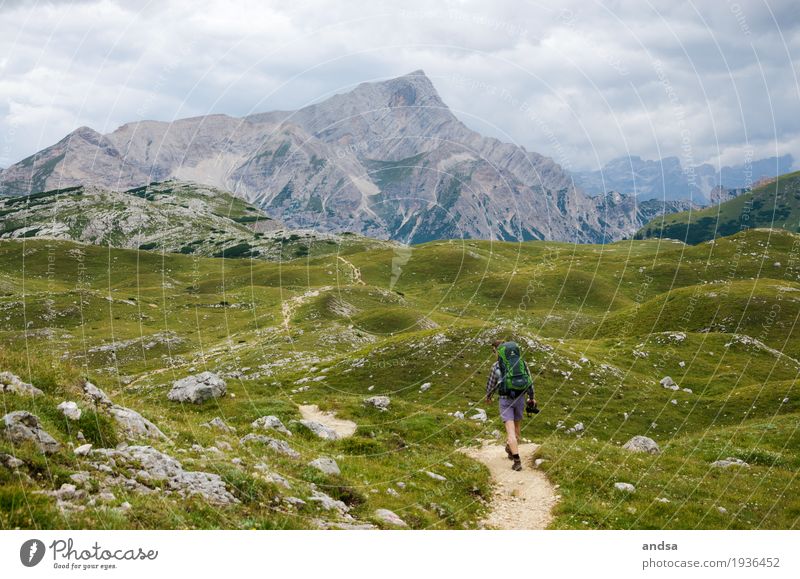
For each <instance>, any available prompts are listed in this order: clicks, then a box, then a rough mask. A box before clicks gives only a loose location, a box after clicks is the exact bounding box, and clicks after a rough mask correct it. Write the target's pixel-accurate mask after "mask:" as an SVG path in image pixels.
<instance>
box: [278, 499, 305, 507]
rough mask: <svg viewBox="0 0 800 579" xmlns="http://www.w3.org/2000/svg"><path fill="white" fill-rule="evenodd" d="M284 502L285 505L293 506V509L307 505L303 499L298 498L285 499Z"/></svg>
mask: <svg viewBox="0 0 800 579" xmlns="http://www.w3.org/2000/svg"><path fill="white" fill-rule="evenodd" d="M282 500H283V502H284V503H287V504H289V505H292V506H293V507H302V506H303V505H305V504H306V502H305V501H304V500H303V499H299V498H297V497H284V498H283V499H282Z"/></svg>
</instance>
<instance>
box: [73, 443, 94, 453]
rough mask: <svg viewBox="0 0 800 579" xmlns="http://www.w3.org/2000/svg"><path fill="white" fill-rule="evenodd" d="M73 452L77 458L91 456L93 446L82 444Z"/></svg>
mask: <svg viewBox="0 0 800 579" xmlns="http://www.w3.org/2000/svg"><path fill="white" fill-rule="evenodd" d="M72 452H74V453H75V456H89V453H91V452H92V445H91V444H82V445H81V446H79V447H77V448H76V449H75V450H73V451H72Z"/></svg>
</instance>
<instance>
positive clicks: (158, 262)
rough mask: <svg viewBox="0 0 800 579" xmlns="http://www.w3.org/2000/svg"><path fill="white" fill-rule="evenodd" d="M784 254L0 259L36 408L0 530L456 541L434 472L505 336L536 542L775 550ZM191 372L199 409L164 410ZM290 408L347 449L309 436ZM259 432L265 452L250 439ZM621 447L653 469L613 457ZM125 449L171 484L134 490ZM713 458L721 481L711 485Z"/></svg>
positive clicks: (485, 247) (785, 431)
mask: <svg viewBox="0 0 800 579" xmlns="http://www.w3.org/2000/svg"><path fill="white" fill-rule="evenodd" d="M798 239H800V238H798V237H797V236H795V235H794V234H791V233H788V232H779V231H772V232H765V231H760V230H752V231H747V232H744V233H741V234H737V235H735V236H733V237H728V238H722V239H719V240H717V242H716V243H714V244H702V245H697V246H693V247H692V246H687V245H685V244H683V243H680V242H675V241H667V240H643V241H621V242H617V243H614V244H609V245H604V246H602V245H583V246H581V245H572V244H566V243H555V242H527V243H521V244H517V243H498V242H489V241H450V242H432V243H427V244H423V245H419V246H412V247H405V246H388V247H378V248H372V249H370V250H366V251H358V250H357V249H354V248H350V250H348V253H347V254H346V255H343V254H337V253H336V252H333V253H330V254H326V255H318V256H313V255H312V256H305V257H302V258H299V259H295V260H292V261H283V262H281V263H274V262H269V261H265V260H259V259H215V258H207V257H201V256H198V255H180V254H170V253H163V254H162V253H160V252H137V251H132V250H127V249H109V248H107V247H99V246H93V245H82V244H77V243H73V242H69V241H58V240H49V239H33V238H28V239H13V240H3V241H0V319H2V321H3V323H2V326H0V328H1V329H0V372H2V371H6V372H11V373H13V374H15V375H17V376H19V377H20V379H21V380H22V381H24V382H27V383H30V384H32V385H33V386H34V387H36V388H38V389H40V390H41V391H42V393H41V394H40V395H37V396H33V397H31V396H27V395H23V394H20V393H18V392H13V391H6V392H5V393H4V394H3V403H4V412H5V413H10V412H12V411H16V410H27V411H29V412H31V413H32V414H34V415H36V416H37V417H38V419H39V420H40V422H41V427H42V428H43V429H44V430H46V431H47V432H48V433H49V434H50V435H52V437H53V438H54V439H55V440H56V441H57V442H58V443H59V444H60V445H61V446H60V448H59V450H58V451H56V452H54V453H52V454H49V455H46V456H45V455H43V454H42V453H41V452H40V451H38V450H37V449H36V447H35V446H33V445H31V444H27V443H26V444H21V445H17V446H13V445H12V444H11V443H10V442H9V441H8V440H7V439H6V438H5V437H2V436H0V459H2V460H0V504H2V509H0V528H6V529H7V528H15V527H22V528H65V527H69V528H215V527H222V528H364V527H369V526H379V527H386V528H391V527H392V526H393V524H392V523H388V522H387V519H386V518H385V517H384V516H383V515H381V513H382V512H383V511H381V509H388V510H390V511H392V512H393V513H396V514H397V515H398V517H400V518H401V519H402V521H403V522H404V523H405V524H406V525H407V526H408V527H410V528H475V527H477V526H480V524H481V523H480V521H481V520H482V518H483V517H484V515H485V513H486V510H487V508H488V503H489V501H490V500H491V496H492V488H491V483H490V480H489V477H488V472H487V471H486V469H485V468H484V467H483V466H481V465H480V464H479V463H477V462H475V461H474V460H472V459H470V458H469V457H468V456H466V455H465V454H463V453H462V452H459V449H462V448H464V447H472V446H476V445H477V444H478V441H479V440H481V439H487V438H488V439H494V438H495V437H497V436H499V432H498V429H499V427H500V423H499V421H498V418H497V409H496V405H495V404H492V405H491V406H489V407H484V408H485V409H486V410H487V412H488V415H489V420H488V421H486V422H483V421H482V420H480V416H479V413H477V412H476V410H477V409H478V408H480V404H481V399H482V397H483V388H484V384H485V377H486V374H487V372H488V369H489V366H490V364H491V362H492V360H491V352H490V350H489V348H488V347H487V344H488V342H490V340H492V339H494V338H496V337H501V336H502V337H506V336H513V337H515V338H516V339H517V340H518V341H520V342H521V343H522V344H523V345H524V347H525V348H526V350H527V356H528V358H529V360H530V364H531V366H532V368H534V370H535V373H536V388H537V398H538V400H539V403H540V406H541V408H542V412H541V413H540V414H538V415H537V416H536V417H535V418H532V419H529V420H526V421H525V423H524V428H523V437H525V438H527V439H530V440H532V441H535V442H537V443H539V444H541V448H540V449H539V450H538V453H537V458H539V459H542V461H543V462H540V463H539V466H538V468H540V469H541V470H542V471H543V472H545V473H546V474H547V476H548V477H549V478H550V480H551V481H552V482H553V483H555V484H558V485H560V486H559V488H558V493H559V498H558V503H557V505H556V507H555V509H554V512H553V514H554V519H553V522H552V524H551V527H553V528H578V529H583V528H783V529H792V528H795V529H796V528H798V525H800V499H798V497H800V486H798V485H800V482H799V481H798V479H797V475H796V473H797V471H798V468H800V434H799V433H798V425H800V406H799V405H798V400H800V398H798V395H797V386H796V377H797V375H798V372H800V361H799V360H800V334H798V332H797V330H796V323H795V322H796V321H797V316H798V315H800V305H799V304H800V297H798V296H800V265H798V263H797V261H796V260H793V259H792V252H793V251H794V249H793V248H795V247H796V244H797V242H798ZM776 264H780V265H776ZM776 312H777V313H778V314H779V315H777V314H776ZM204 371H210V372H214V373H215V374H216V375H217V376H219V377H220V378H222V379H223V380H225V381H226V383H227V395H225V396H224V397H220V398H211V399H209V400H206V401H205V402H203V403H202V404H191V403H180V402H174V401H172V400H170V399H168V397H167V394H168V392H170V390H171V389H172V387H173V383H174V382H175V381H176V380H180V379H183V378H185V377H187V376H196V375H198V374H200V373H202V372H204ZM666 377H670V378H671V380H672V381H674V383H675V388H674V389H673V388H672V387H671V382H670V381H666ZM86 379H88V380H89V381H90V382H91V383H92V384H94V385H96V386H97V387H99V388H101V389H102V390H103V391H104V392H105V393H106V394H107V396H108V397H109V398H110V399H111V401H113V404H114V405H115V406H108V405H106V404H105V403H103V402H102V401H101V402H91V401H90V400H91V396H90V395H89V394H87V391H86V387H85V380H86ZM6 380H8V378H6ZM664 384H666V385H667V386H670V387H665V386H664ZM374 396H386V397H388V403H387V404H388V406H386V408H385V409H384V410H381V408H380V407H378V406H377V405H376V404H378V403H375V404H373V402H374V401H373V402H369V401H368V399H369V398H371V397H374ZM95 400H97V398H96V397H95ZM63 401H75V402H77V405H78V407H79V408H80V409H82V411H83V413H82V416H81V418H80V419H78V420H77V421H74V420H70V419H67V418H65V416H64V415H63V414H62V412H61V411H60V410H58V409H57V406H58V405H59V404H60V403H61V402H63ZM381 404H382V403H381ZM308 405H317V406H318V407H319V408H320V409H321V410H322V411H329V412H335V413H336V416H337V417H338V418H339V419H342V420H347V421H352V422H353V423H355V425H356V427H355V431H354V433H353V434H352V436H349V437H347V438H336V439H329V438H324V437H320V436H319V435H317V434H315V433H314V431H313V430H312V429H310V427H308V426H307V425H306V424H307V422H306V423H303V422H300V420H302V419H303V414H302V410H301V409H302V408H305V407H307V406H308ZM115 407H122V408H124V409H129V410H132V411H135V412H137V413H139V414H140V415H141V416H142V417H144V418H145V419H148V420H149V421H151V422H152V424H153V425H154V426H155V427H157V428H158V429H159V430H160V432H161V433H163V437H160V436H158V435H155V436H150V437H147V436H145V435H144V434H142V433H141V432H140V433H139V434H136V433H133V434H132V433H131V432H129V431H128V430H126V429H125V428H124V422H120V421H119V419H118V418H117V417H116V414H114V412H117V413H119V411H114V410H113V408H115ZM476 414H478V416H477V417H476V418H475V419H473V418H472V417H473V416H475V415H476ZM268 416H272V417H275V418H277V419H278V420H280V421H281V423H282V424H283V425H284V426H285V430H288V431H290V432H291V434H289V433H288V432H286V431H284V430H281V429H277V427H276V426H273V427H271V428H269V427H263V428H262V427H261V426H257V425H256V424H259V423H258V421H259V420H261V423H262V424H263V423H264V422H265V421H266V422H269V423H270V424H273V425H274V424H275V423H274V422H273V421H272V419H269V420H267V419H262V418H263V417H268ZM216 419H219V420H216ZM254 423H255V424H254ZM234 429H235V430H234ZM79 433H80V434H79ZM151 434H152V433H151ZM636 435H642V436H648V437H651V438H652V439H653V440H655V441H656V443H657V444H658V445H659V446H660V449H661V452H660V453H659V454H652V455H651V454H642V453H632V452H630V451H628V450H626V449H624V448H622V444H623V443H625V442H626V441H627V440H628V439H630V438H631V437H633V436H636ZM259 436H261V438H259ZM84 443H91V444H93V445H94V446H93V449H91V450H90V451H88V454H85V455H76V454H75V452H74V451H73V449H74V448H78V447H79V446H80V445H83V444H84ZM120 443H127V444H128V445H131V446H128V447H125V446H124V445H123V446H119V447H118V446H117V445H118V444H120ZM140 447H148V448H149V447H152V448H153V449H155V450H157V451H158V452H159V453H164V454H165V455H168V457H173V458H174V459H175V460H177V461H179V464H180V469H182V470H178V467H175V465H174V464H173V463H171V462H168V461H167V464H169V465H170V469H172V470H171V472H176V473H177V474H176V475H175V477H174V478H172V479H168V480H160V479H159V480H154V479H153V478H152V477H153V475H152V474H151V473H150V471H148V470H147V468H146V467H147V465H148V464H150V463H149V462H148V461H150V460H151V459H152V457H153V456H155V455H154V454H153V453H154V452H155V451H150V450H148V451H144V450H141V449H140ZM115 448H116V449H117V450H114V449H115ZM148 453H149V454H148ZM12 455H13V456H12ZM10 457H11V458H15V459H16V460H18V461H21V463H19V464H16V463H13V464H15V465H16V466H13V467H11V466H8V465H9V464H11V463H12V462H13V461H10ZM109 457H111V458H113V457H116V458H115V460H114V462H113V463H112V462H109V461H108V458H109ZM728 457H730V458H732V459H737V460H740V461H742V462H744V463H747V466H743V465H741V464H739V463H736V462H735V461H734V463H733V465H732V466H728V467H727V468H725V467H721V466H719V464H717V465H715V464H714V463H716V462H717V461H720V460H723V461H724V460H726V459H727V458H728ZM321 458H322V459H333V460H334V461H335V463H336V466H337V469H338V471H339V472H338V473H337V472H335V471H334V470H330V469H329V470H328V471H326V472H323V471H322V470H320V468H319V467H318V466H319V465H320V464H323V463H324V464H328V463H326V462H325V461H323V463H320V462H319V461H318V459H321ZM161 460H164V461H166V459H161ZM3 461H5V465H6V466H3ZM315 465H316V466H315ZM525 468H526V469H533V468H535V467H534V465H533V464H532V463H526V464H525ZM155 472H158V471H155ZM142 473H144V474H142ZM192 473H194V474H192ZM214 475H216V477H217V478H215V477H214ZM617 482H625V483H629V484H632V485H634V486H635V488H636V492H635V493H626V492H620V491H619V490H617V489H616V488H615V486H614V485H615V483H617ZM190 483H191V484H190ZM64 485H68V486H67V487H64ZM69 485H74V487H77V488H73V487H70V486H69ZM181 485H185V486H181ZM209 487H213V488H212V490H213V492H211V491H210V490H209ZM198 488H199V489H200V490H197V489H198ZM159 489H160V490H159ZM80 491H83V492H80ZM201 491H202V492H201ZM59 493H60V494H59ZM106 493H107V494H106Z"/></svg>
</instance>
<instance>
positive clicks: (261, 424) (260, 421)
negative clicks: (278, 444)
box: [250, 415, 292, 436]
mask: <svg viewBox="0 0 800 579" xmlns="http://www.w3.org/2000/svg"><path fill="white" fill-rule="evenodd" d="M250 426H252V427H253V428H259V429H261V430H270V429H271V430H277V431H278V432H281V433H283V434H286V435H287V436H291V435H292V433H291V432H290V431H289V429H288V428H286V427H285V426H284V425H283V422H281V419H280V418H278V417H277V416H272V415H270V416H262V417H261V418H257V419H255V420H254V421H253V422H252V424H250Z"/></svg>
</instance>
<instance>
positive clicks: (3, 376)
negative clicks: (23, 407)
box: [0, 372, 42, 396]
mask: <svg viewBox="0 0 800 579" xmlns="http://www.w3.org/2000/svg"><path fill="white" fill-rule="evenodd" d="M0 392H5V393H9V394H23V395H25V396H38V395H40V394H42V391H41V390H39V389H38V388H36V386H34V385H33V384H28V383H27V382H23V381H22V380H21V379H20V377H19V376H17V375H16V374H12V373H11V372H0Z"/></svg>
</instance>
